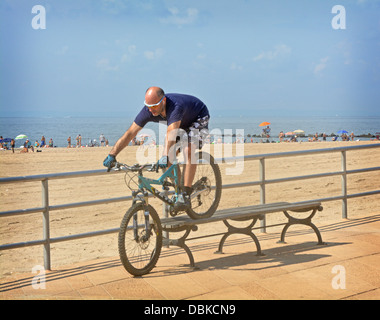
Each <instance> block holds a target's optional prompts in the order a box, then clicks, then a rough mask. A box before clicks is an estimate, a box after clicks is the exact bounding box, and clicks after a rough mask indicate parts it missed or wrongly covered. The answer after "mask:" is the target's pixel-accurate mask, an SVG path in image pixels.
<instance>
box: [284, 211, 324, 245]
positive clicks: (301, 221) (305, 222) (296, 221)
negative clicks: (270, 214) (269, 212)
mask: <svg viewBox="0 0 380 320" xmlns="http://www.w3.org/2000/svg"><path fill="white" fill-rule="evenodd" d="M284 214H285V216H286V217H287V218H288V223H287V224H286V225H285V226H284V228H283V229H282V232H281V240H280V241H279V243H286V242H285V234H286V231H287V230H288V229H289V227H290V226H292V225H295V224H302V225H306V226H309V227H311V228H312V229H313V230H314V232H315V234H316V235H317V238H318V245H324V244H325V243H324V242H323V241H322V236H321V233H320V232H319V230H318V228H317V227H316V226H315V224H314V223H312V222H311V218H312V217H313V216H314V214H315V212H314V211H313V213H312V214H311V215H310V216H309V217H307V218H305V219H297V218H294V217H292V216H291V215H289V213H288V212H287V211H284Z"/></svg>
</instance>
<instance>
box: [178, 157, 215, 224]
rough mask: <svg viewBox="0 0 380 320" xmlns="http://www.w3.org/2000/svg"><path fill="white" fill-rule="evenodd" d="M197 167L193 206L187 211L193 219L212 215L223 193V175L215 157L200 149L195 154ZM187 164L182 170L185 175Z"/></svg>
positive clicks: (192, 199)
mask: <svg viewBox="0 0 380 320" xmlns="http://www.w3.org/2000/svg"><path fill="white" fill-rule="evenodd" d="M195 159H196V163H197V169H196V172H195V176H194V180H193V185H192V189H193V192H192V194H191V196H190V197H191V208H189V209H188V210H187V211H186V212H187V214H188V215H189V216H190V217H191V218H192V219H201V218H209V217H211V216H212V215H213V214H214V212H215V211H216V209H217V208H218V205H219V201H220V198H221V195H222V177H221V174H220V169H219V166H218V164H217V163H215V159H214V158H213V157H212V156H211V155H210V154H208V153H206V152H203V151H200V152H197V153H196V154H195ZM185 170H186V164H185V165H184V166H183V171H182V185H183V176H184V172H185Z"/></svg>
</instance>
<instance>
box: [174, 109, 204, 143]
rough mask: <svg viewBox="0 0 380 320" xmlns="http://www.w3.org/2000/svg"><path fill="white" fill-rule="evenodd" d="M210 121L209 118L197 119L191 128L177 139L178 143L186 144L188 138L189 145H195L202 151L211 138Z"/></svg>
mask: <svg viewBox="0 0 380 320" xmlns="http://www.w3.org/2000/svg"><path fill="white" fill-rule="evenodd" d="M209 120H210V117H209V116H205V117H203V118H199V119H197V120H196V121H195V122H193V123H192V124H191V126H190V127H189V128H187V129H185V130H184V131H182V135H181V136H179V137H177V142H179V141H182V142H185V141H186V138H187V142H188V143H194V144H195V145H196V146H197V148H198V149H202V147H203V143H204V142H205V140H206V139H207V138H208V137H209V131H208V122H209Z"/></svg>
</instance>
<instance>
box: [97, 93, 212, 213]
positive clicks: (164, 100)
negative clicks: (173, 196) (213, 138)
mask: <svg viewBox="0 0 380 320" xmlns="http://www.w3.org/2000/svg"><path fill="white" fill-rule="evenodd" d="M209 118H210V114H209V112H208V109H207V107H206V105H205V104H204V103H203V102H202V101H201V100H199V99H198V98H196V97H193V96H190V95H185V94H177V93H168V94H165V92H164V91H163V90H162V89H161V88H159V87H151V88H149V89H148V90H147V91H146V93H145V101H144V107H143V108H142V109H141V111H140V112H139V114H138V115H137V116H136V118H135V120H134V122H133V123H132V125H131V126H130V128H129V129H128V130H127V131H126V132H125V133H124V135H123V136H122V137H121V138H120V139H119V140H118V141H117V142H116V144H115V145H114V147H113V148H112V150H111V152H110V153H109V155H108V156H107V158H106V159H105V160H104V162H103V164H104V166H105V167H107V168H110V167H112V166H113V164H114V163H115V161H116V156H117V155H118V154H119V153H120V152H121V151H122V150H123V149H124V148H125V147H126V146H127V145H128V144H129V142H130V141H131V140H132V139H133V138H134V137H136V135H137V134H138V132H139V131H140V130H141V129H142V128H143V127H144V126H145V125H146V124H147V123H148V122H160V121H166V122H167V125H168V128H167V134H166V139H165V146H164V151H163V156H162V157H161V159H160V160H159V161H158V162H157V165H158V166H159V167H161V168H166V167H167V166H170V164H171V163H173V161H174V159H175V156H176V154H175V147H174V146H175V144H176V142H178V140H180V141H181V143H182V146H183V151H184V156H185V160H186V161H187V162H186V163H187V165H186V171H185V172H184V190H183V191H184V199H185V202H184V203H176V204H175V205H174V208H175V210H176V211H184V210H186V209H187V208H188V207H189V206H190V199H189V196H190V194H191V192H192V188H191V186H192V182H193V179H194V175H195V171H196V164H195V163H191V159H194V157H193V156H194V154H195V150H196V149H197V148H199V149H201V148H202V144H203V141H204V139H205V138H206V136H207V135H208V121H209Z"/></svg>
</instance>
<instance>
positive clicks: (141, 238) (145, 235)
mask: <svg viewBox="0 0 380 320" xmlns="http://www.w3.org/2000/svg"><path fill="white" fill-rule="evenodd" d="M138 230H139V225H138V221H137V212H136V213H135V214H134V215H133V236H134V239H135V241H136V242H137V243H144V242H146V241H148V240H149V237H150V235H151V224H150V222H149V211H148V210H144V230H142V231H141V233H140V235H139V232H138Z"/></svg>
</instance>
